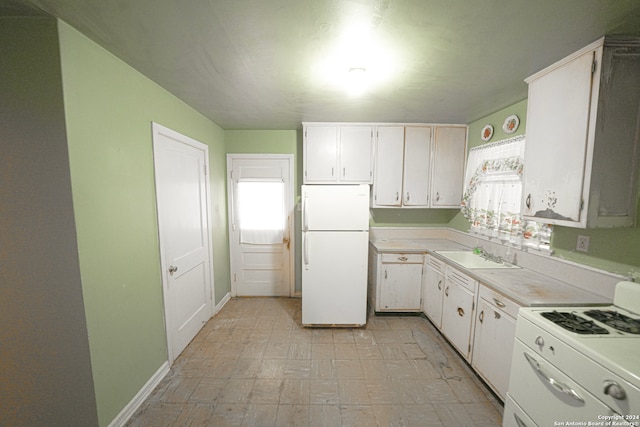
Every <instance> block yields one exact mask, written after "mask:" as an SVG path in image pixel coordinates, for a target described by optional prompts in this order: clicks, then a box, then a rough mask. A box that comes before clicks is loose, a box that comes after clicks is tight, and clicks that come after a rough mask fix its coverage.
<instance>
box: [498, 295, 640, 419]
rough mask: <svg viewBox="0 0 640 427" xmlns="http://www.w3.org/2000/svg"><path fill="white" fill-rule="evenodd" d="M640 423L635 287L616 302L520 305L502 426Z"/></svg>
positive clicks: (639, 301) (639, 307)
mask: <svg viewBox="0 0 640 427" xmlns="http://www.w3.org/2000/svg"><path fill="white" fill-rule="evenodd" d="M561 425H562V426H567V425H585V426H595V425H602V426H607V425H608V426H615V425H633V426H640V284H638V283H632V282H620V283H618V285H616V290H615V296H614V302H613V305H610V306H601V307H528V308H522V309H520V311H519V314H518V321H517V324H516V342H515V344H514V353H513V359H512V365H511V376H510V382H509V391H508V393H507V398H506V401H505V411H504V416H503V426H505V427H506V426H517V427H523V426H528V427H533V426H540V427H542V426H561Z"/></svg>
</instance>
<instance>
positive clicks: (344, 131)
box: [339, 126, 373, 184]
mask: <svg viewBox="0 0 640 427" xmlns="http://www.w3.org/2000/svg"><path fill="white" fill-rule="evenodd" d="M372 165H373V127H372V126H340V165H339V168H340V171H339V174H340V176H339V181H341V182H345V183H347V182H348V183H360V184H369V183H371V181H372V179H373V167H372Z"/></svg>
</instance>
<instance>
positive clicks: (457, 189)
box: [431, 126, 467, 208]
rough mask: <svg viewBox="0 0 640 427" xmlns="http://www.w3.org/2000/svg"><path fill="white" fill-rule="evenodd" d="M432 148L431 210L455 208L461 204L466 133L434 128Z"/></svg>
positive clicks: (445, 128) (455, 128) (452, 128)
mask: <svg viewBox="0 0 640 427" xmlns="http://www.w3.org/2000/svg"><path fill="white" fill-rule="evenodd" d="M433 144H434V147H433V177H432V186H431V206H432V207H434V208H459V207H460V202H461V201H462V183H463V180H464V160H465V156H466V148H467V129H466V128H465V127H445V126H438V127H436V128H435V135H434V141H433Z"/></svg>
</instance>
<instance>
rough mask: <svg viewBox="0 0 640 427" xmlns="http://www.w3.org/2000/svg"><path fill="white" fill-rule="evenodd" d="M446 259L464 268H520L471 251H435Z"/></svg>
mask: <svg viewBox="0 0 640 427" xmlns="http://www.w3.org/2000/svg"><path fill="white" fill-rule="evenodd" d="M436 253H437V254H438V255H442V256H443V257H445V258H446V259H448V260H450V261H453V262H455V263H456V264H459V265H460V266H462V267H464V268H469V269H474V268H520V267H518V266H517V265H514V264H510V263H508V262H506V261H494V260H490V259H487V258H485V257H483V256H482V255H480V254H477V253H474V252H472V251H436Z"/></svg>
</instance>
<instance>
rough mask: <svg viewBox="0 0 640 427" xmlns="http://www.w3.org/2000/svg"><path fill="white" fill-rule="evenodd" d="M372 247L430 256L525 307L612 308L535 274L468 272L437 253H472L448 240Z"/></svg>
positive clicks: (591, 295) (399, 241)
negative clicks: (591, 306) (459, 251)
mask: <svg viewBox="0 0 640 427" xmlns="http://www.w3.org/2000/svg"><path fill="white" fill-rule="evenodd" d="M370 244H371V245H372V246H373V247H374V248H375V250H376V251H377V252H380V253H429V254H430V255H433V256H435V257H436V258H439V259H441V260H442V261H445V262H447V263H448V264H450V265H453V266H455V267H456V268H458V269H459V270H462V271H464V272H465V273H466V274H468V275H469V276H471V277H473V278H475V279H477V280H478V281H479V282H481V283H482V284H484V285H486V286H488V287H490V288H491V289H493V290H495V291H496V292H499V293H501V294H503V295H504V296H506V297H507V298H510V299H512V300H513V301H515V302H517V303H518V304H520V305H522V306H545V305H549V306H572V305H573V306H585V305H608V304H611V303H612V301H611V300H610V299H607V298H605V297H602V296H600V295H597V294H594V293H591V292H588V291H586V290H583V289H580V288H578V287H576V286H572V285H570V284H568V283H565V282H562V281H560V280H557V279H554V278H552V277H550V276H546V275H544V274H542V273H539V272H535V271H533V270H529V269H525V268H518V269H466V268H463V267H462V266H460V265H457V264H455V263H453V262H451V261H449V260H447V259H446V258H444V257H443V256H441V255H438V254H437V253H435V251H449V250H465V249H466V250H471V248H469V247H466V246H463V245H461V244H459V243H455V242H452V241H450V240H446V239H380V240H374V241H371V242H370Z"/></svg>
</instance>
